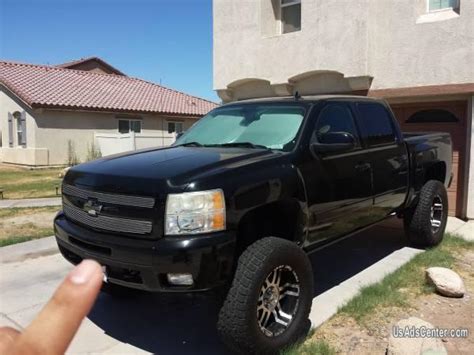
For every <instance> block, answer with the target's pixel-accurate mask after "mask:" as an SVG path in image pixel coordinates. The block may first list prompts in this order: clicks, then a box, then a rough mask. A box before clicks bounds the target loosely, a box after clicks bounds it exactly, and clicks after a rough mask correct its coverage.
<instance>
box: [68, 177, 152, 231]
mask: <svg viewBox="0 0 474 355" xmlns="http://www.w3.org/2000/svg"><path fill="white" fill-rule="evenodd" d="M62 192H63V210H64V214H65V215H66V217H67V218H69V219H70V220H72V221H74V222H77V223H80V224H83V225H85V226H88V227H91V228H94V229H98V230H103V231H108V232H118V233H128V234H140V235H145V234H151V233H152V230H153V216H154V214H155V211H154V209H153V208H154V207H155V199H154V198H152V197H141V196H131V195H121V194H111V193H104V192H98V191H92V190H87V189H82V188H78V187H76V186H72V185H68V184H63V187H62Z"/></svg>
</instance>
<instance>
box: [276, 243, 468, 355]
mask: <svg viewBox="0 0 474 355" xmlns="http://www.w3.org/2000/svg"><path fill="white" fill-rule="evenodd" d="M472 251H474V243H473V242H468V241H465V240H464V239H461V238H459V237H456V236H455V235H450V234H446V236H445V238H444V240H443V242H442V243H441V244H440V245H439V246H437V247H435V248H431V249H427V250H426V251H425V252H423V253H421V254H418V255H417V256H415V257H414V258H413V259H412V260H411V261H409V262H408V263H406V264H405V265H403V266H402V267H401V268H400V269H398V270H397V271H395V272H394V273H392V274H389V275H387V276H386V277H385V278H384V279H383V280H382V281H380V282H378V283H376V284H374V285H371V286H368V287H364V288H362V289H361V291H360V293H359V294H358V295H357V296H356V297H354V298H353V299H352V300H351V301H349V303H348V304H346V305H345V306H344V307H342V308H341V309H339V312H338V313H337V314H336V315H335V316H333V317H332V318H331V319H330V320H329V321H327V322H326V323H325V324H324V325H323V326H321V327H320V328H318V329H316V330H313V331H312V333H311V334H310V335H309V336H308V337H307V339H306V341H304V342H303V343H302V344H299V345H296V346H294V347H292V348H291V349H289V350H287V351H284V352H282V354H288V355H297V354H301V355H305V354H334V353H340V352H347V349H348V348H350V346H354V344H355V343H358V342H359V343H358V344H362V343H363V342H365V343H366V344H369V345H366V346H367V348H364V347H363V345H358V347H357V349H359V352H360V351H361V350H360V349H365V351H369V350H367V349H371V350H370V351H373V349H375V348H371V346H372V344H375V343H377V342H378V343H379V344H380V343H381V344H382V345H378V346H379V349H378V350H380V351H382V352H381V353H383V350H384V349H385V343H386V338H387V334H386V332H387V330H386V329H387V327H388V325H389V324H390V322H391V321H393V320H394V319H397V317H402V316H401V315H403V317H406V316H412V315H413V313H414V312H416V310H417V309H421V310H420V312H421V313H425V316H426V314H432V313H433V310H432V309H431V308H429V307H430V306H429V305H430V304H431V307H434V308H435V309H436V308H437V307H438V308H439V307H441V306H442V305H443V304H444V301H443V299H442V298H436V297H437V296H436V293H434V288H433V286H431V285H429V284H428V283H427V281H426V277H425V270H426V269H427V268H428V267H431V266H441V267H447V268H451V269H454V270H456V269H459V263H461V265H464V264H465V263H466V261H465V259H464V255H466V254H465V253H469V252H470V253H472ZM465 268H466V269H467V270H470V266H469V265H468V266H465ZM458 271H459V270H458ZM463 272H464V279H465V280H466V282H469V277H470V278H472V277H473V276H474V273H472V271H470V272H469V271H467V272H466V270H464V271H463ZM430 297H431V298H430ZM427 299H429V300H430V301H426V300H427ZM440 300H441V301H440ZM453 302H454V301H453V300H452V299H448V301H446V304H447V303H449V305H448V304H447V305H446V307H447V308H448V310H451V309H452V307H454V306H455V305H453V304H452V303H453ZM460 302H461V304H462V305H456V306H459V307H461V306H462V307H465V308H466V309H472V308H471V307H472V306H471V305H470V304H469V303H467V301H466V302H464V303H465V304H464V303H462V301H460ZM420 304H421V305H422V306H420ZM433 304H434V305H433ZM448 306H449V307H448ZM423 307H425V308H423ZM426 308H428V309H429V310H428V311H427V310H426ZM439 312H441V313H442V314H441V315H440V317H445V318H446V322H448V316H447V315H445V314H444V313H443V312H446V309H443V310H440V311H439ZM413 316H416V315H413ZM467 316H468V315H467ZM458 321H459V320H458V319H455V322H454V323H453V324H456V322H458ZM446 324H449V323H446ZM384 329H385V330H384ZM384 331H385V333H384ZM346 333H347V334H346ZM353 339H356V340H355V341H354V340H353ZM360 339H363V340H360ZM450 341H451V340H450ZM460 341H462V340H460ZM458 345H459V344H458ZM354 351H356V350H354ZM356 352H357V351H356Z"/></svg>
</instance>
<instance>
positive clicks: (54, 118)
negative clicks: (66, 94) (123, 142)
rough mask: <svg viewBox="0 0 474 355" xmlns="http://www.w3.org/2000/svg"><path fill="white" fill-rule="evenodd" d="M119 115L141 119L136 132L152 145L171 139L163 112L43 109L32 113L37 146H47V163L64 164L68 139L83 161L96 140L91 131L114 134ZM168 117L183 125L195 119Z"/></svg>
mask: <svg viewBox="0 0 474 355" xmlns="http://www.w3.org/2000/svg"><path fill="white" fill-rule="evenodd" d="M119 118H123V119H127V118H128V119H140V120H142V132H141V133H137V134H136V136H137V138H139V137H140V136H146V137H150V139H152V140H153V142H152V143H151V144H152V145H156V146H157V147H160V146H165V145H169V144H171V143H172V142H173V141H172V139H171V137H173V135H170V134H168V131H167V125H166V120H167V118H166V117H163V116H159V115H123V114H113V113H98V112H74V111H49V110H46V111H44V112H40V113H38V114H37V115H36V116H35V122H36V126H37V129H36V142H37V146H38V147H42V148H46V149H48V151H49V165H56V164H65V163H66V161H67V147H68V141H69V140H71V141H72V142H73V143H74V147H75V150H76V154H77V156H78V158H79V160H80V161H85V160H86V157H87V151H88V148H89V147H90V146H91V145H92V143H93V142H94V143H96V142H95V138H94V137H95V134H100V133H112V134H118V120H119ZM172 120H180V121H183V122H185V124H184V127H185V129H187V128H189V127H190V126H191V124H192V123H193V122H194V121H195V120H191V119H182V118H181V119H178V118H173V119H172ZM149 145H150V144H148V146H149ZM137 148H140V147H137Z"/></svg>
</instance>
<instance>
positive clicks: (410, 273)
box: [340, 234, 474, 323]
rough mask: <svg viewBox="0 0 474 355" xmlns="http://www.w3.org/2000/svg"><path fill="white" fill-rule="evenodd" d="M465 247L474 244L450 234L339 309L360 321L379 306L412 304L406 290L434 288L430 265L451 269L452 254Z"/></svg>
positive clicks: (406, 305) (429, 289) (418, 290)
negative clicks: (428, 272)
mask: <svg viewBox="0 0 474 355" xmlns="http://www.w3.org/2000/svg"><path fill="white" fill-rule="evenodd" d="M466 248H474V243H473V242H468V241H465V240H463V239H461V238H459V237H456V236H453V235H449V234H447V235H446V236H445V238H444V241H443V242H442V243H441V245H439V246H438V247H436V248H432V249H428V250H427V251H425V252H424V253H421V254H418V255H416V256H415V257H414V258H413V259H412V260H411V261H409V262H408V263H407V264H405V265H404V266H402V267H401V268H400V269H398V270H397V271H395V272H394V273H392V274H390V275H388V276H386V277H385V278H384V279H383V280H382V281H381V282H379V283H377V284H374V285H371V286H368V287H364V288H362V289H361V291H360V293H359V295H358V296H356V297H355V298H353V299H352V300H351V301H350V302H349V303H348V304H347V305H345V306H344V307H342V308H341V309H340V312H342V313H345V314H346V315H348V316H350V317H353V318H354V319H355V320H356V321H357V322H359V323H360V322H363V321H364V320H365V318H366V317H367V316H368V315H370V314H371V313H372V312H374V311H375V309H376V308H377V307H408V306H410V304H409V301H407V292H410V293H412V294H415V295H419V294H422V293H428V292H432V291H433V289H432V287H431V286H430V285H428V284H427V283H426V279H425V270H426V269H427V268H428V267H431V266H441V267H447V268H452V267H453V264H454V262H455V257H454V256H453V254H454V253H455V252H458V251H460V250H462V249H466Z"/></svg>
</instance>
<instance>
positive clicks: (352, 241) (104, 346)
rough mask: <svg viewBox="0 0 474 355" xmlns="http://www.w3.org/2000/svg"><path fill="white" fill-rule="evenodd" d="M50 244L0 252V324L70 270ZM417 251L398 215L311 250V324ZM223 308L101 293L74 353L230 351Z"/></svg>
mask: <svg viewBox="0 0 474 355" xmlns="http://www.w3.org/2000/svg"><path fill="white" fill-rule="evenodd" d="M48 243H51V240H49V241H45V242H43V244H41V245H40V244H38V250H40V252H39V253H38V255H34V254H31V253H30V255H28V256H27V257H25V258H21V257H19V256H18V255H16V256H14V255H13V254H11V253H12V252H13V248H12V249H8V250H6V253H0V256H1V258H0V259H1V261H0V263H1V264H0V265H1V266H0V325H6V324H7V325H11V326H14V327H17V328H21V327H25V326H26V325H27V324H28V323H29V322H30V321H31V320H32V319H33V317H34V316H35V315H36V314H37V313H38V311H39V310H40V309H41V307H42V306H43V305H44V304H45V302H46V301H47V299H48V298H49V297H50V295H51V294H52V292H53V290H54V289H55V287H56V286H57V285H58V284H59V282H60V281H61V279H62V278H63V277H64V276H65V275H66V274H67V272H68V271H69V270H70V269H71V266H70V265H69V264H68V263H67V262H65V261H64V260H63V258H62V257H61V256H60V255H58V254H52V255H51V254H50V253H48V252H44V251H41V250H43V249H41V248H44V247H45V245H46V244H48ZM3 249H4V248H3ZM417 252H419V251H417V250H414V249H411V248H406V247H405V245H404V240H403V233H402V230H401V228H400V223H399V221H398V220H395V219H393V220H389V221H387V222H386V223H385V224H384V225H382V226H377V227H374V228H372V229H370V230H368V231H365V232H364V233H361V234H359V235H356V236H353V237H351V238H348V239H346V240H344V241H342V242H339V243H337V244H334V245H332V246H330V247H328V248H326V249H323V250H320V251H317V252H315V253H313V254H312V255H311V260H312V264H313V269H314V275H315V276H314V277H315V285H316V289H315V299H314V301H313V312H312V318H313V322H316V323H318V322H321V321H324V320H325V318H327V316H328V314H330V313H331V312H333V311H335V310H336V309H337V305H338V303H339V302H344V301H346V300H347V299H348V298H350V297H352V296H353V295H354V293H355V292H357V289H358V287H360V286H361V285H365V284H367V283H370V282H375V281H377V280H379V279H380V278H382V277H383V275H384V274H385V273H387V272H390V271H392V270H393V269H394V268H397V267H398V266H400V265H401V264H403V263H404V262H406V261H407V260H408V259H409V258H410V257H411V256H413V255H414V254H416V253H417ZM5 254H10V255H11V256H10V258H7V257H6V256H5ZM2 255H3V256H2ZM330 309H332V311H331V312H329V311H328V310H330ZM217 312H218V305H217V302H216V299H215V298H214V297H212V296H210V295H209V294H196V295H157V294H149V293H140V292H135V293H133V294H132V295H131V296H130V297H126V298H121V299H115V298H112V297H110V296H109V295H105V294H101V295H100V296H99V298H98V300H97V302H96V304H95V306H94V308H93V310H92V311H91V313H90V314H89V316H88V318H87V319H86V320H85V321H84V322H83V324H82V326H81V328H80V330H79V333H78V334H77V336H76V337H75V339H74V341H73V343H72V345H71V347H70V349H69V352H71V353H91V352H104V353H143V352H148V353H158V354H225V353H226V351H225V349H224V348H223V346H222V344H221V343H220V342H219V340H218V338H217V334H216V331H215V322H216V319H217ZM328 312H329V313H328Z"/></svg>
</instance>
